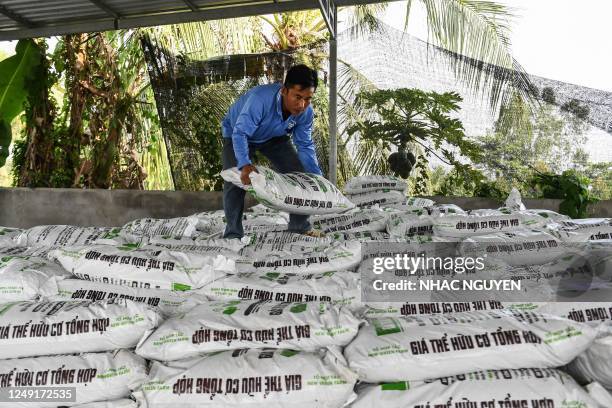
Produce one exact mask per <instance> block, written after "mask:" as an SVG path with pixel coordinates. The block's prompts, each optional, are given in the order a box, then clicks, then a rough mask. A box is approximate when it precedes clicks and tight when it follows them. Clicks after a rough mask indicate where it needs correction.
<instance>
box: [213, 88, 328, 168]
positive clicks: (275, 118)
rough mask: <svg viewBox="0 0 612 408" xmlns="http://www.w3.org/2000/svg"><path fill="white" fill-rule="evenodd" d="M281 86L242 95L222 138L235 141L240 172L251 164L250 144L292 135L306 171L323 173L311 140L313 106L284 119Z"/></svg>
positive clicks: (225, 120) (224, 125)
mask: <svg viewBox="0 0 612 408" xmlns="http://www.w3.org/2000/svg"><path fill="white" fill-rule="evenodd" d="M281 87H282V85H281V84H279V83H277V84H269V85H259V86H256V87H254V88H252V89H250V90H249V91H248V92H247V93H245V94H244V95H242V96H241V97H240V98H239V99H238V100H237V101H236V102H234V104H233V105H232V106H231V107H230V108H229V111H228V112H227V114H226V115H225V118H223V122H222V123H221V129H222V133H223V137H225V138H231V139H232V143H233V145H234V154H235V155H236V161H237V163H238V168H239V169H240V168H242V167H243V166H246V165H247V164H251V160H250V159H249V143H254V144H259V143H264V142H266V141H268V140H270V139H271V138H273V137H279V136H285V135H287V134H292V138H293V144H294V145H295V147H296V150H297V152H298V156H299V158H300V161H301V162H302V165H303V166H304V170H305V171H306V172H308V173H315V174H322V172H321V169H320V168H319V162H318V161H317V155H316V152H315V147H314V143H313V141H312V123H313V118H314V112H313V110H312V107H311V106H308V108H306V110H305V111H304V112H302V113H300V114H299V115H295V116H294V115H290V116H289V117H288V118H287V120H283V108H282V98H281V94H280V89H281Z"/></svg>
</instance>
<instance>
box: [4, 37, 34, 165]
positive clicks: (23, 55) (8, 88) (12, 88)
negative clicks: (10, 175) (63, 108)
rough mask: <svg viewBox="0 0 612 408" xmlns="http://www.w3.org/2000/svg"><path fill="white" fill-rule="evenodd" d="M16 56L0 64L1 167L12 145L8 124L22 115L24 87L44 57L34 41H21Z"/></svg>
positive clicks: (25, 94)
mask: <svg viewBox="0 0 612 408" xmlns="http://www.w3.org/2000/svg"><path fill="white" fill-rule="evenodd" d="M15 51H16V54H15V55H13V56H12V57H9V58H7V59H5V60H2V61H0V167H2V166H4V164H5V162H6V159H7V157H8V155H9V146H10V145H11V140H12V134H11V122H12V121H13V119H15V118H16V117H17V116H18V115H19V114H20V113H21V112H22V111H23V104H24V102H25V101H26V98H27V96H28V92H27V90H26V87H25V84H26V83H27V81H28V80H29V78H30V77H31V76H32V74H33V72H35V71H36V68H37V67H38V66H39V65H40V63H41V61H42V58H44V53H43V51H42V50H41V49H40V47H38V46H37V45H36V43H35V42H34V41H33V40H30V39H28V40H20V41H19V42H18V43H17V47H16V48H15Z"/></svg>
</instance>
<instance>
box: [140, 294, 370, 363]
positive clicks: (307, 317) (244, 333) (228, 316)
mask: <svg viewBox="0 0 612 408" xmlns="http://www.w3.org/2000/svg"><path fill="white" fill-rule="evenodd" d="M359 323H360V321H359V319H357V318H356V317H354V316H353V315H352V313H351V312H350V311H349V310H348V309H346V308H344V307H335V306H332V305H331V304H329V303H323V302H303V303H298V302H275V301H270V300H226V301H212V302H207V303H203V304H201V305H198V306H196V307H194V308H193V309H191V310H190V311H189V312H187V313H186V314H184V315H181V316H177V317H174V318H172V319H169V320H166V321H165V322H164V323H162V324H161V325H160V326H159V327H158V328H157V329H156V330H155V331H154V332H153V333H151V335H150V336H149V337H147V339H146V340H144V341H143V342H142V343H141V344H139V345H138V348H137V349H136V353H137V354H138V355H140V356H142V357H144V358H146V359H149V360H160V361H171V360H180V359H183V358H189V357H196V356H198V354H202V353H211V352H215V351H224V350H234V349H239V348H288V349H292V350H302V351H316V350H317V349H320V348H326V347H331V346H345V345H346V344H348V343H349V342H350V341H351V340H352V339H353V338H354V337H355V335H356V334H357V330H358V327H359Z"/></svg>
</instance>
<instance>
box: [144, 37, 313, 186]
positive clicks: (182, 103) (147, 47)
mask: <svg viewBox="0 0 612 408" xmlns="http://www.w3.org/2000/svg"><path fill="white" fill-rule="evenodd" d="M324 46H325V44H324V43H318V44H313V45H311V46H309V47H307V48H301V49H296V50H294V51H291V52H269V53H263V54H246V55H245V54H241V55H226V56H222V57H217V58H212V59H208V60H205V61H201V60H193V59H190V58H189V57H186V56H183V55H173V54H172V53H171V52H169V51H168V50H166V49H164V48H163V47H161V46H159V45H158V44H157V43H156V42H155V40H154V39H152V38H151V37H143V38H142V47H143V50H144V54H145V58H146V61H147V67H148V72H149V77H150V80H151V85H152V88H153V92H154V94H155V101H156V103H157V110H158V112H159V118H160V124H161V127H162V131H163V134H164V138H165V141H166V146H167V149H168V158H169V162H170V167H171V172H172V177H173V179H174V185H175V188H176V190H192V191H197V190H220V189H221V188H222V182H221V178H220V177H219V176H218V173H219V171H220V170H221V150H222V137H221V120H222V119H223V116H224V115H225V113H226V112H227V110H228V108H229V107H230V105H231V104H232V103H233V102H234V101H235V100H236V99H237V98H238V97H239V96H240V95H241V94H243V93H244V92H246V91H247V90H248V89H250V88H251V87H253V86H255V85H259V84H264V83H272V82H282V80H283V78H284V76H285V73H286V71H287V70H288V69H289V68H290V67H291V66H292V65H293V64H294V63H297V62H296V61H299V62H304V59H306V60H307V61H306V62H307V63H308V62H310V64H309V65H311V66H316V65H315V64H317V63H319V61H316V60H315V58H316V57H315V55H320V49H321V48H322V47H324ZM315 51H316V52H315ZM308 59H312V61H308ZM320 88H324V87H323V86H322V87H320ZM319 114H320V112H319ZM320 136H321V132H313V138H314V139H315V143H317V146H318V150H319V152H318V153H319V154H322V153H323V154H324V153H325V152H324V151H323V147H322V146H323V144H324V140H323V138H322V137H320ZM319 157H320V158H321V157H322V156H319ZM323 157H325V156H323ZM321 161H322V162H324V161H325V160H321Z"/></svg>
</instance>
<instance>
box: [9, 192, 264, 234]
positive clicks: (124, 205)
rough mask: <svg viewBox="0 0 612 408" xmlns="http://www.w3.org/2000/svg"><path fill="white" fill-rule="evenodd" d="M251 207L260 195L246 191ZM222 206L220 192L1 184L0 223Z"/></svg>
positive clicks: (117, 221) (117, 222)
mask: <svg viewBox="0 0 612 408" xmlns="http://www.w3.org/2000/svg"><path fill="white" fill-rule="evenodd" d="M245 204H246V206H247V207H250V206H252V205H254V204H256V203H255V200H254V199H253V198H252V197H250V195H249V194H247V198H246V200H245ZM222 208H223V195H222V194H221V193H220V192H207V191H206V192H204V191H202V192H193V191H141V190H98V189H88V190H81V189H70V188H0V226H4V227H16V228H30V227H33V226H36V225H46V224H68V225H80V226H109V227H114V226H121V225H123V224H125V223H126V222H128V221H131V220H135V219H138V218H145V217H152V218H173V217H182V216H186V215H191V214H195V213H198V212H201V211H210V210H219V209H222Z"/></svg>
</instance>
